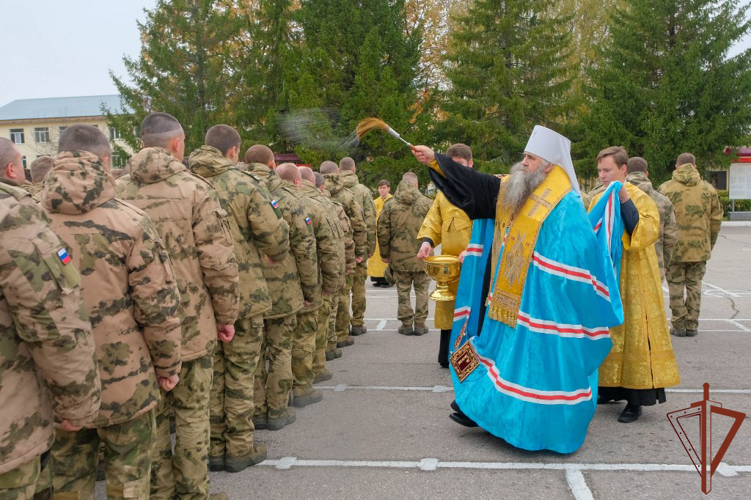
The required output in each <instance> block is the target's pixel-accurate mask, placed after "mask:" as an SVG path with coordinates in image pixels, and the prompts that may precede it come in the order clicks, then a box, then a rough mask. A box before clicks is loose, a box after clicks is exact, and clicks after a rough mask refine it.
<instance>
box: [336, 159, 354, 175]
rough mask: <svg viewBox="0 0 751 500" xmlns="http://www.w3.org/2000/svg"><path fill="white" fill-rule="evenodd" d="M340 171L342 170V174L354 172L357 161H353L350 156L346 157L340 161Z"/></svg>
mask: <svg viewBox="0 0 751 500" xmlns="http://www.w3.org/2000/svg"><path fill="white" fill-rule="evenodd" d="M339 170H341V171H342V172H354V171H355V160H353V159H352V158H350V157H349V156H345V157H344V158H342V159H341V160H339Z"/></svg>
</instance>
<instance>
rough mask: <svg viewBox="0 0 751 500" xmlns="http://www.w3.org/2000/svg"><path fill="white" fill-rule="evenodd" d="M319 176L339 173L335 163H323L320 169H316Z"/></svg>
mask: <svg viewBox="0 0 751 500" xmlns="http://www.w3.org/2000/svg"><path fill="white" fill-rule="evenodd" d="M318 170H319V171H320V172H321V174H323V175H326V174H338V173H339V167H337V166H336V163H334V162H333V161H328V160H327V161H325V162H323V163H321V167H320V168H319V169H318Z"/></svg>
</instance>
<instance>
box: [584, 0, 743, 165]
mask: <svg viewBox="0 0 751 500" xmlns="http://www.w3.org/2000/svg"><path fill="white" fill-rule="evenodd" d="M622 3H623V7H622V8H616V9H614V10H613V12H612V16H611V20H610V23H609V27H610V37H609V38H608V39H607V40H606V41H605V43H604V44H603V47H602V58H603V61H602V63H601V64H599V65H597V66H595V67H592V68H590V76H591V81H592V87H591V88H590V89H589V99H590V106H589V112H588V113H586V114H585V115H584V116H583V117H582V125H583V136H582V141H581V142H580V143H579V144H578V145H577V149H576V151H577V153H578V156H579V158H580V161H579V162H578V165H577V167H578V170H579V173H580V174H582V173H585V172H586V173H589V174H591V175H594V172H595V165H594V158H595V156H596V155H597V152H598V151H600V150H601V149H603V148H605V147H607V146H611V145H620V146H624V147H625V148H626V149H627V150H628V152H629V154H630V155H631V156H643V157H644V158H646V159H647V160H648V161H649V163H650V172H651V173H652V174H653V175H654V177H655V178H657V179H663V178H667V177H668V173H669V171H670V169H671V166H672V165H673V164H674V163H675V159H676V157H677V156H678V155H679V154H680V153H683V152H686V151H688V152H691V153H693V154H694V155H696V158H697V163H699V164H701V165H712V166H722V165H726V164H727V162H728V158H727V157H726V155H724V154H723V150H724V149H725V147H726V146H739V145H741V144H742V143H744V142H745V141H746V140H747V137H748V132H749V124H751V107H749V105H748V99H747V96H748V95H749V92H751V72H749V68H750V64H751V51H749V50H746V51H745V52H743V53H741V54H739V55H737V56H734V57H728V52H729V49H730V48H731V47H732V46H733V45H734V44H735V43H736V42H738V41H739V40H740V39H741V38H743V37H744V36H745V35H746V34H747V33H748V32H749V23H748V22H747V21H746V17H747V16H746V14H747V10H748V6H747V5H745V6H742V7H739V2H738V1H736V0H719V1H718V0H681V1H653V0H624V1H623V2H622Z"/></svg>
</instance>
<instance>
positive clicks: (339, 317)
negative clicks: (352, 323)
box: [336, 268, 357, 342]
mask: <svg viewBox="0 0 751 500" xmlns="http://www.w3.org/2000/svg"><path fill="white" fill-rule="evenodd" d="M356 269H357V268H355V271H353V272H351V273H349V274H348V275H347V282H346V284H345V285H344V287H343V288H342V289H341V290H339V304H338V305H337V308H336V340H337V341H338V342H344V341H345V340H347V338H348V337H349V318H350V316H349V303H350V295H351V293H352V285H353V283H354V281H355V274H356V273H357V270H356Z"/></svg>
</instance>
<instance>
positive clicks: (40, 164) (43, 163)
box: [23, 156, 55, 198]
mask: <svg viewBox="0 0 751 500" xmlns="http://www.w3.org/2000/svg"><path fill="white" fill-rule="evenodd" d="M54 162H55V160H54V158H52V157H51V156H39V157H37V159H36V160H34V161H32V162H31V165H30V166H29V171H31V183H30V184H26V185H24V186H23V188H24V189H25V190H26V191H27V192H28V193H29V194H31V195H32V196H34V197H35V198H36V197H37V195H38V194H39V192H40V191H41V190H42V188H43V187H44V178H45V176H46V175H47V173H49V171H50V170H52V165H53V164H54Z"/></svg>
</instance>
